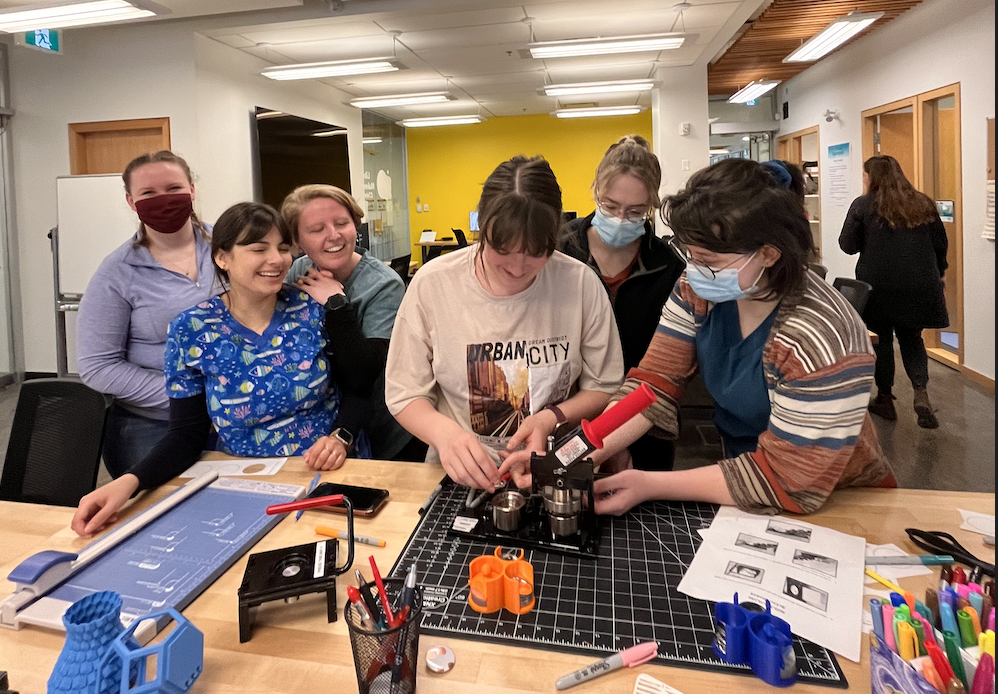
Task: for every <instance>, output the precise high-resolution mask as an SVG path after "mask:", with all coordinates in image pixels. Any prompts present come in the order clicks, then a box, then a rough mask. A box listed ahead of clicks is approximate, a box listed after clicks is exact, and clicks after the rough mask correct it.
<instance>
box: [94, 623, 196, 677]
mask: <svg viewBox="0 0 998 694" xmlns="http://www.w3.org/2000/svg"><path fill="white" fill-rule="evenodd" d="M145 619H154V620H156V626H157V636H158V634H159V633H162V631H163V630H164V628H166V626H167V625H169V624H170V622H171V621H173V622H176V626H175V627H174V628H173V631H171V632H170V633H169V634H168V635H167V636H166V638H164V639H162V640H161V641H159V642H158V643H156V644H154V645H149V646H144V647H139V646H138V644H137V643H136V642H135V640H134V638H133V634H134V633H135V629H136V628H137V627H138V626H139V624H141V623H142V622H143V621H145ZM145 619H142V620H135V622H133V623H132V626H130V627H129V628H128V629H126V630H125V631H124V632H122V633H121V634H120V635H119V636H118V638H116V639H115V640H114V643H112V644H111V649H110V650H109V651H108V653H109V654H110V653H115V654H117V655H118V656H119V657H120V658H121V662H122V666H123V667H122V668H121V691H122V692H128V694H184V693H185V692H188V691H190V688H191V687H192V686H194V683H195V682H196V681H197V679H198V677H200V676H201V671H202V670H203V668H204V634H202V633H201V631H200V630H199V629H198V628H197V627H196V626H194V624H193V623H191V621H190V620H189V619H186V618H185V617H183V616H181V614H180V613H179V612H177V611H176V610H173V609H170V610H165V611H163V612H157V613H155V614H151V615H149V616H148V617H146V618H145ZM155 638H156V637H154V640H155ZM150 656H156V665H155V667H156V672H154V673H149V675H148V676H147V674H146V664H147V662H148V659H149V657H150ZM107 657H108V656H105V658H107ZM136 672H137V675H138V676H137V679H136V680H135V681H134V683H133V682H129V673H133V674H134V673H136Z"/></svg>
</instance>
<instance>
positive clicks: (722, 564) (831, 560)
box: [679, 507, 866, 662]
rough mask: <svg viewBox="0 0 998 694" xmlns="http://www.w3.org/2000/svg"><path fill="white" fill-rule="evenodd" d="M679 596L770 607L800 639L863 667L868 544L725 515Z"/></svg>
mask: <svg viewBox="0 0 998 694" xmlns="http://www.w3.org/2000/svg"><path fill="white" fill-rule="evenodd" d="M701 535H702V536H703V537H704V542H703V544H702V545H701V546H700V549H699V550H698V551H697V553H696V556H695V557H694V558H693V562H692V563H691V564H690V567H689V569H688V570H687V571H686V575H685V576H683V580H682V581H681V582H680V583H679V591H680V592H681V593H684V594H686V595H689V596H691V597H694V598H699V599H701V600H714V601H719V602H731V600H732V597H733V595H734V594H735V593H736V592H737V593H738V599H739V601H740V602H755V603H758V604H760V605H765V604H766V601H767V600H769V601H770V604H771V605H772V611H773V614H774V615H776V616H777V617H780V618H781V619H785V620H786V621H787V622H788V623H789V624H790V628H791V629H792V630H793V632H794V633H795V634H797V635H798V636H801V637H803V638H805V639H808V640H810V641H813V642H814V643H816V644H818V645H819V646H824V647H826V648H829V649H831V650H833V651H835V652H836V653H838V654H840V655H842V656H843V657H845V658H848V659H850V660H853V661H855V662H859V654H860V650H861V643H862V633H861V627H862V622H863V568H864V558H865V553H866V541H865V540H864V539H863V538H861V537H856V536H853V535H846V534H844V533H840V532H837V531H835V530H829V529H828V528H823V527H821V526H817V525H812V524H810V523H805V522H803V521H799V520H797V519H795V518H784V517H779V516H776V517H773V516H757V515H752V514H748V513H744V512H742V511H739V510H738V509H735V508H732V507H723V508H722V509H721V510H720V511H719V512H718V514H717V516H716V518H715V519H714V522H713V523H712V524H711V526H710V529H709V530H708V531H707V532H703V531H701Z"/></svg>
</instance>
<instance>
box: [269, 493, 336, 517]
mask: <svg viewBox="0 0 998 694" xmlns="http://www.w3.org/2000/svg"><path fill="white" fill-rule="evenodd" d="M342 503H343V495H342V494H330V495H329V496H319V497H316V498H314V499H302V500H301V501H290V502H288V503H286V504H274V505H273V506H268V507H267V515H268V516H276V515H277V514H279V513H291V512H292V511H304V510H305V509H307V508H315V507H316V506H339V505H340V504H342Z"/></svg>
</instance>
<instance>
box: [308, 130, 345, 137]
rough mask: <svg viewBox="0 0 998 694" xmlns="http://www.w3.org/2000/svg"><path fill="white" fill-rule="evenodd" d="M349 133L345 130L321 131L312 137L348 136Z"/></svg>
mask: <svg viewBox="0 0 998 694" xmlns="http://www.w3.org/2000/svg"><path fill="white" fill-rule="evenodd" d="M346 134H347V131H346V129H344V128H337V129H336V130H319V131H317V132H314V133H312V137H332V136H333V135H346Z"/></svg>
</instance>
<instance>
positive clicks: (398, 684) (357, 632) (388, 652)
mask: <svg viewBox="0 0 998 694" xmlns="http://www.w3.org/2000/svg"><path fill="white" fill-rule="evenodd" d="M384 583H385V594H386V595H387V597H388V600H389V602H391V603H392V605H391V606H394V607H395V608H396V609H394V610H393V611H394V612H396V613H399V612H400V611H401V610H402V605H401V602H402V600H401V595H402V590H403V588H404V586H405V581H404V580H402V579H398V578H387V579H385V582H384ZM374 601H375V603H376V606H377V608H378V610H379V611H380V612H382V613H384V612H385V609H384V605H383V604H382V602H381V598H380V596H378V595H377V594H375V597H374ZM391 606H390V607H391ZM422 606H423V594H422V591H421V590H420V588H419V586H416V589H415V591H414V592H413V597H412V605H411V606H410V609H409V613H408V616H407V617H406V619H405V621H404V622H402V624H400V625H398V626H396V627H391V628H388V629H375V630H371V629H367V628H365V627H364V624H363V622H362V618H361V614H360V611H359V610H358V609H357V608H356V607H355V606H354V604H353V603H352V602H350V601H347V604H346V606H345V607H344V608H343V614H344V618H345V619H346V623H347V627H349V629H350V648H351V650H352V651H353V664H354V668H355V669H356V671H357V688H358V690H359V692H360V694H413V692H415V691H416V663H417V661H418V658H419V622H420V619H421V618H422ZM374 617H375V621H377V617H378V615H374Z"/></svg>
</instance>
